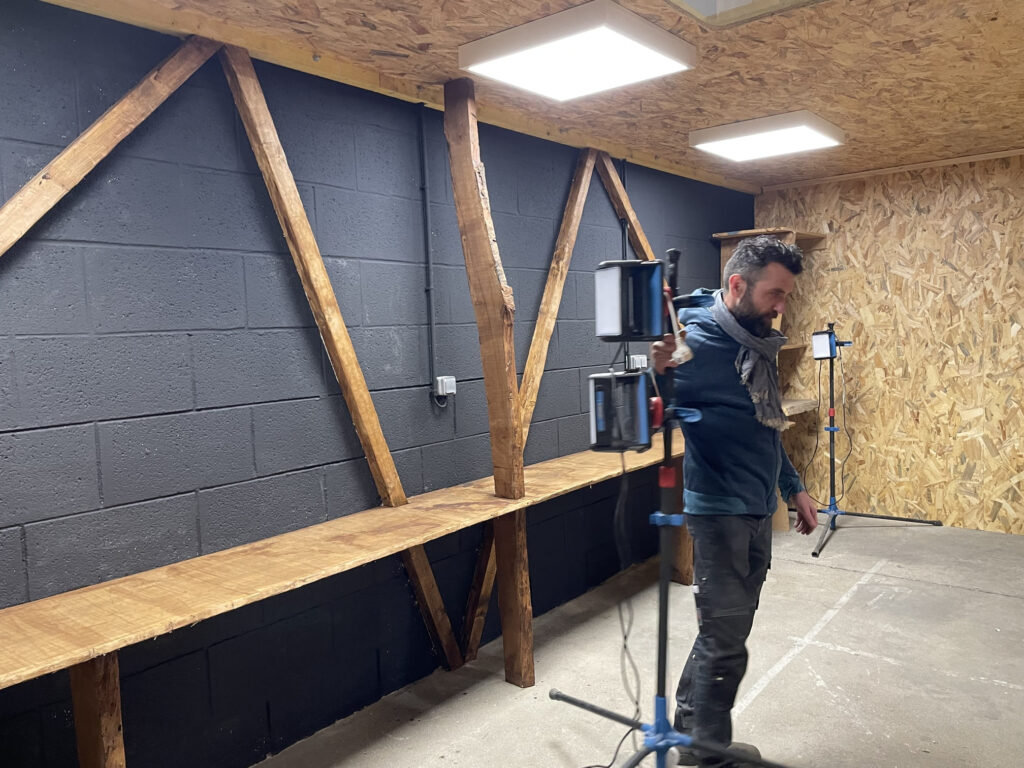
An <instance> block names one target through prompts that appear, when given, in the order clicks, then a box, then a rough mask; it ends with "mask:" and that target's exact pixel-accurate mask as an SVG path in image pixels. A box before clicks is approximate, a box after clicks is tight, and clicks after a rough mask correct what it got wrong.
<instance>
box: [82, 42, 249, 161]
mask: <svg viewBox="0 0 1024 768" xmlns="http://www.w3.org/2000/svg"><path fill="white" fill-rule="evenodd" d="M152 57H153V53H152V52H150V53H149V54H148V55H147V58H150V59H151V58H152ZM216 58H217V57H216V56H214V59H215V60H216ZM154 63H155V60H154ZM218 68H219V66H218ZM221 80H222V81H223V74H222V75H221ZM86 108H88V107H86ZM237 115H238V112H237V110H236V109H235V104H234V101H233V100H232V98H231V92H230V91H229V90H228V88H227V86H226V84H223V85H222V87H221V88H219V89H216V90H214V89H211V88H196V87H193V86H192V85H190V84H186V85H184V86H182V87H181V88H179V89H178V90H177V91H176V92H175V93H173V94H171V96H170V98H168V99H167V101H166V102H164V103H163V104H162V105H161V106H160V107H159V108H158V109H157V110H156V112H154V113H153V114H152V115H151V116H150V117H148V118H147V119H146V120H145V121H144V122H143V123H142V125H140V126H139V127H138V128H136V129H135V130H134V131H132V133H131V134H130V135H129V136H128V137H127V138H126V139H125V140H124V142H122V144H121V145H120V146H119V147H118V149H117V151H118V152H119V153H121V154H124V155H132V156H135V157H148V158H151V159H153V160H164V161H167V162H171V163H184V164H186V165H193V166H201V167H203V168H217V169H221V170H226V171H235V170H242V162H241V160H240V157H239V152H238V146H237V141H236V139H237V136H236V133H235V120H236V119H237ZM243 141H244V139H243Z"/></svg>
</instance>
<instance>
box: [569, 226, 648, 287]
mask: <svg viewBox="0 0 1024 768" xmlns="http://www.w3.org/2000/svg"><path fill="white" fill-rule="evenodd" d="M629 258H633V255H632V252H630V256H629ZM620 259H622V231H621V230H620V229H619V228H618V226H615V225H613V226H611V227H598V226H594V225H592V224H583V225H582V226H580V229H579V232H578V233H577V235H576V247H575V248H573V251H572V261H571V262H570V266H571V268H572V271H573V272H577V273H583V274H587V275H593V274H594V270H595V269H597V265H598V264H600V263H601V262H602V261H619V260H620ZM591 279H593V278H591Z"/></svg>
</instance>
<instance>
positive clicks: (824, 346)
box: [811, 323, 942, 557]
mask: <svg viewBox="0 0 1024 768" xmlns="http://www.w3.org/2000/svg"><path fill="white" fill-rule="evenodd" d="M835 325H836V324H835V323H829V324H828V330H827V331H817V332H815V333H814V334H813V336H812V342H813V350H814V357H815V358H817V359H819V360H822V359H824V358H825V357H827V358H828V426H827V427H825V431H826V432H828V472H829V485H828V487H829V500H828V509H819V510H818V513H819V514H827V515H828V524H827V525H825V526H823V527H822V529H821V536H820V537H819V538H818V543H817V545H815V547H814V549H813V550H812V552H811V556H812V557H818V555H820V554H821V550H822V548H823V547H824V546H825V541H826V540H827V539H828V538H829V532H830V531H834V530H836V518H837V517H839V516H840V515H850V516H851V517H870V518H873V519H875V520H900V521H902V522H905V523H922V524H924V525H942V522H941V521H939V520H919V519H918V518H916V517H894V516H892V515H871V514H868V513H867V512H848V511H846V510H845V509H839V507H838V506H837V504H836V433H837V432H838V431H839V427H837V426H836V395H835V383H836V348H837V347H851V346H853V342H852V341H837V340H836V334H835ZM844 386H845V384H844ZM844 391H845V390H844ZM844 413H845V411H844ZM843 418H844V419H845V416H844V417H843Z"/></svg>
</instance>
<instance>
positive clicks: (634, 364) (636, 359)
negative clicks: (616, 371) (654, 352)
mask: <svg viewBox="0 0 1024 768" xmlns="http://www.w3.org/2000/svg"><path fill="white" fill-rule="evenodd" d="M646 368H647V355H630V356H629V366H628V368H627V369H626V370H628V371H643V370H645V369H646Z"/></svg>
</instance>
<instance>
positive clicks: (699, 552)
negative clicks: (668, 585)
mask: <svg viewBox="0 0 1024 768" xmlns="http://www.w3.org/2000/svg"><path fill="white" fill-rule="evenodd" d="M686 527H687V529H688V530H689V532H690V535H691V536H692V537H693V566H694V585H693V592H694V602H695V603H696V606H697V623H698V625H699V628H700V631H699V633H698V634H697V639H696V641H694V644H693V650H692V651H690V655H689V657H688V658H687V660H686V667H685V668H684V669H683V674H682V677H681V678H680V679H679V687H678V688H677V690H676V717H675V727H676V730H679V731H681V732H683V733H687V734H689V735H690V736H692V737H694V738H696V739H701V740H704V741H713V742H717V743H719V744H722V745H728V744H729V743H730V742H731V741H732V718H731V714H730V713H731V710H732V707H733V703H734V702H735V700H736V689H737V688H738V687H739V684H740V680H741V679H743V673H744V672H746V670H747V646H746V641H747V636H748V635H749V634H750V627H751V625H752V624H753V622H754V612H755V611H756V610H757V605H758V600H759V598H760V595H761V585H762V584H764V580H765V576H766V575H767V573H768V568H769V567H770V566H771V557H772V519H771V517H754V516H751V515H687V516H686ZM719 764H720V763H719V762H718V761H716V760H715V759H713V758H706V759H705V760H704V761H702V762H701V765H708V766H714V765H719Z"/></svg>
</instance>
